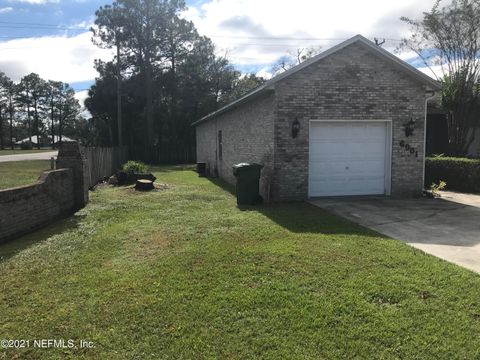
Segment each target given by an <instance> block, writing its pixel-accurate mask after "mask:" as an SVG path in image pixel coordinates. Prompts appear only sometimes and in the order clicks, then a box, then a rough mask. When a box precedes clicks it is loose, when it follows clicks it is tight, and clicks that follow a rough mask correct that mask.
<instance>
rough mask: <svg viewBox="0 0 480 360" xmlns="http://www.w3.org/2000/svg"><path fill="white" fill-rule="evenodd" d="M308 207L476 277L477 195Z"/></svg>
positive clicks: (479, 267) (479, 244) (479, 259)
mask: <svg viewBox="0 0 480 360" xmlns="http://www.w3.org/2000/svg"><path fill="white" fill-rule="evenodd" d="M311 203H312V204H314V205H316V206H319V207H321V208H323V209H326V210H329V211H332V212H334V213H336V214H338V215H340V216H343V217H345V218H347V219H349V220H351V221H354V222H356V223H359V224H360V225H363V226H365V227H368V228H370V229H373V230H375V231H377V232H379V233H382V234H384V235H387V236H389V237H391V238H394V239H397V240H401V241H404V242H406V243H407V244H409V245H411V246H413V247H415V248H418V249H420V250H423V251H425V252H426V253H429V254H432V255H435V256H437V257H439V258H442V259H444V260H447V261H450V262H452V263H455V264H458V265H460V266H464V267H466V268H468V269H471V270H473V271H476V272H479V273H480V196H479V195H468V194H459V193H452V192H443V195H442V198H440V199H402V200H397V199H390V198H385V197H364V198H362V197H360V198H321V199H314V200H311Z"/></svg>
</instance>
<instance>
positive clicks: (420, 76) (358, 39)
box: [192, 35, 441, 125]
mask: <svg viewBox="0 0 480 360" xmlns="http://www.w3.org/2000/svg"><path fill="white" fill-rule="evenodd" d="M354 43H360V44H363V45H365V46H366V47H367V48H368V49H369V50H371V51H372V52H375V53H376V54H379V55H381V56H383V57H384V58H385V59H386V60H388V61H390V62H391V63H392V65H394V66H396V67H397V68H399V69H400V70H403V71H406V72H407V73H408V74H409V75H410V76H412V77H413V78H415V79H417V80H418V81H420V82H422V83H424V84H425V85H427V86H428V87H429V88H430V89H431V90H440V88H441V86H440V83H439V82H438V81H436V80H434V79H432V78H431V77H430V76H428V75H426V74H424V73H422V72H421V71H419V70H418V69H416V68H414V67H413V66H411V65H410V64H408V63H406V62H405V61H403V60H401V59H399V58H398V57H396V56H395V55H393V54H391V53H389V52H388V51H387V50H385V49H383V48H381V47H380V46H377V45H376V44H374V43H373V42H371V41H370V40H368V39H367V38H365V37H363V36H362V35H356V36H354V37H352V38H350V39H348V40H346V41H344V42H342V43H340V44H338V45H336V46H334V47H332V48H330V49H328V50H326V51H324V52H322V53H320V54H318V55H317V56H314V57H312V58H311V59H308V60H306V61H304V62H303V63H301V64H299V65H297V66H295V67H293V68H291V69H289V70H287V71H285V72H283V73H281V74H279V75H277V76H275V77H273V78H272V79H270V80H268V81H267V82H265V83H264V84H263V85H261V86H259V87H258V88H256V89H254V90H253V91H251V92H249V93H248V94H246V95H244V96H242V97H241V98H239V99H237V100H235V101H233V102H231V103H229V104H228V105H225V106H224V107H222V108H220V109H218V110H217V111H214V112H212V113H210V114H208V115H207V116H204V117H203V118H201V119H200V120H198V121H196V122H194V123H193V124H192V125H198V124H200V123H203V122H204V121H207V120H209V119H212V118H214V117H216V116H218V115H220V114H223V113H224V112H226V111H228V110H230V109H233V108H235V107H236V106H238V105H240V104H243V103H245V102H247V101H250V100H252V99H254V98H255V97H256V96H258V95H260V94H263V93H264V92H266V91H269V90H270V91H271V90H273V89H274V88H273V85H274V84H275V83H277V82H279V81H280V80H283V79H285V78H286V77H289V76H290V75H293V74H295V73H296V72H298V71H300V70H302V69H304V68H306V67H307V66H310V65H312V64H314V63H316V62H317V61H320V60H322V59H324V58H326V57H327V56H330V55H332V54H334V53H336V52H337V51H340V50H341V49H343V48H345V47H347V46H349V45H352V44H354Z"/></svg>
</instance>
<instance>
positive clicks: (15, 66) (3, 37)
mask: <svg viewBox="0 0 480 360" xmlns="http://www.w3.org/2000/svg"><path fill="white" fill-rule="evenodd" d="M106 3H109V2H108V1H105V0H101V1H99V0H0V29H1V31H0V70H1V71H3V72H5V73H6V74H7V75H8V76H10V77H11V78H12V79H13V80H14V81H18V80H19V79H20V78H21V77H22V76H24V75H26V74H28V73H30V72H36V73H38V74H39V75H40V76H41V77H43V78H45V79H51V80H59V81H64V82H68V83H70V84H71V85H72V86H73V87H74V89H75V90H76V91H77V92H78V95H77V96H78V98H79V99H83V98H84V97H85V96H86V89H87V88H88V87H89V86H90V85H91V84H92V83H93V80H94V78H95V76H96V72H95V70H94V69H93V60H94V59H96V58H101V59H105V60H108V59H110V58H111V57H112V55H111V53H110V51H108V50H101V49H98V48H97V47H95V46H94V45H92V43H91V34H90V32H89V31H88V28H89V26H90V25H91V24H92V22H93V19H94V13H95V10H96V9H97V8H98V7H99V6H101V5H104V4H106ZM432 4H433V0H431V1H428V0H427V1H425V0H423V1H419V0H402V1H399V0H363V1H358V0H331V1H324V0H296V1H284V0H188V1H187V5H188V10H187V11H186V13H185V14H184V16H185V17H186V18H188V19H190V20H192V21H193V22H194V23H195V25H196V27H197V29H198V30H199V32H200V34H202V35H207V36H209V37H211V38H212V40H213V41H214V42H215V44H216V45H217V51H218V52H219V53H221V54H228V57H229V58H230V60H231V61H232V62H233V63H234V64H235V66H236V67H237V68H238V69H239V70H241V71H244V72H254V73H257V74H260V75H263V76H267V77H268V76H269V72H270V70H271V67H272V64H273V63H275V62H276V61H277V60H278V59H279V58H281V57H282V56H284V55H286V54H287V53H288V51H295V50H296V49H298V48H305V47H310V46H315V47H317V46H321V47H322V49H327V48H329V47H331V46H333V45H335V44H337V43H339V42H341V41H342V40H346V39H348V38H350V37H352V36H354V35H356V34H362V35H364V36H366V37H368V38H370V39H372V40H373V38H374V37H377V38H381V39H383V38H386V39H387V40H386V43H385V44H384V48H386V49H387V50H389V51H393V50H394V49H395V48H396V46H397V44H398V40H399V39H401V38H402V37H404V36H406V35H407V34H408V27H406V26H405V25H404V24H403V23H402V22H401V21H400V19H399V18H400V16H409V17H412V18H420V17H421V15H422V11H426V10H428V9H430V8H431V7H432ZM400 57H402V58H403V59H405V60H407V61H409V62H410V63H412V64H414V65H416V64H420V63H419V62H418V61H415V59H414V57H413V55H412V54H400Z"/></svg>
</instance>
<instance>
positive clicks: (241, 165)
mask: <svg viewBox="0 0 480 360" xmlns="http://www.w3.org/2000/svg"><path fill="white" fill-rule="evenodd" d="M243 167H262V168H263V165H260V164H255V163H240V164H236V165H233V168H234V169H239V168H243Z"/></svg>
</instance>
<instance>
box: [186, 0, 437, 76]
mask: <svg viewBox="0 0 480 360" xmlns="http://www.w3.org/2000/svg"><path fill="white" fill-rule="evenodd" d="M430 7H431V4H429V3H427V2H425V3H424V2H422V3H419V2H418V1H417V0H404V1H402V2H399V1H398V0H364V1H351V0H336V1H328V2H327V1H312V0H296V1H295V3H294V5H292V3H291V2H290V1H287V0H262V1H258V0H210V1H207V2H203V3H200V5H197V6H196V7H190V8H189V9H188V10H187V11H186V12H185V13H184V16H185V18H187V19H189V20H192V21H193V22H194V24H195V26H196V27H197V29H198V30H199V32H200V34H202V35H206V36H209V37H210V38H212V40H213V41H214V43H215V44H216V46H217V51H218V53H219V54H224V53H226V52H227V53H228V56H229V58H230V60H231V61H232V62H233V63H235V64H237V65H239V66H243V65H255V64H256V65H262V64H263V65H265V64H271V63H273V62H275V61H276V60H278V59H279V58H281V57H282V56H285V55H287V54H288V52H289V51H293V52H295V51H296V49H300V48H306V47H317V46H321V47H322V48H323V49H327V48H329V47H331V46H333V45H335V44H337V43H339V42H341V41H342V40H345V39H347V38H350V37H352V36H354V35H356V34H362V35H364V36H366V37H368V38H370V39H372V40H373V38H374V37H378V38H381V39H383V38H387V39H389V40H387V42H386V43H385V45H384V48H386V49H387V50H389V51H393V50H394V49H395V48H396V47H397V45H398V41H394V40H399V39H400V38H402V37H404V36H408V34H409V29H408V26H406V25H405V24H403V23H402V21H400V17H401V16H409V17H413V18H415V17H416V18H418V17H421V16H422V12H423V11H427V10H429V8H430ZM400 55H401V56H403V54H400ZM264 68H265V69H267V67H266V66H265V67H264ZM265 71H266V72H267V73H268V70H265ZM262 74H263V73H262Z"/></svg>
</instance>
